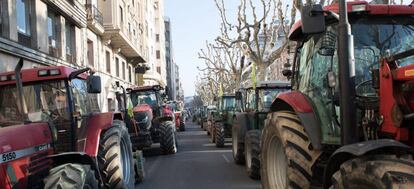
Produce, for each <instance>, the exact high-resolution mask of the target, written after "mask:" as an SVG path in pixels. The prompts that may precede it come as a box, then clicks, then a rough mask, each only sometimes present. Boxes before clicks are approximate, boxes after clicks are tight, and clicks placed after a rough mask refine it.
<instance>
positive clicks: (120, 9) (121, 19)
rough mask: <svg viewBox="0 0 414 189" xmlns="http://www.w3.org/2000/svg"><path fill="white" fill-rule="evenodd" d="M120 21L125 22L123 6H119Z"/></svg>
mask: <svg viewBox="0 0 414 189" xmlns="http://www.w3.org/2000/svg"><path fill="white" fill-rule="evenodd" d="M119 21H120V22H121V23H124V10H123V9H122V7H121V6H119Z"/></svg>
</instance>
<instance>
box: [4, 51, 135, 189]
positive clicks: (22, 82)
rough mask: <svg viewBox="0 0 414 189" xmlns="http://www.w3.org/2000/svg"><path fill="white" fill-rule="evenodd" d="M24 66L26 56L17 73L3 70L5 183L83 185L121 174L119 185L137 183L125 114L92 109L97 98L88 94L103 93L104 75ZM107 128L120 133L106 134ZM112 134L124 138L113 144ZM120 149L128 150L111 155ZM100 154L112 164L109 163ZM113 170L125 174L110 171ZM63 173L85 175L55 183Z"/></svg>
mask: <svg viewBox="0 0 414 189" xmlns="http://www.w3.org/2000/svg"><path fill="white" fill-rule="evenodd" d="M22 66H23V59H21V60H20V61H19V63H18V64H17V66H16V69H15V72H6V73H0V91H1V92H0V126H1V127H0V135H1V137H2V139H4V140H2V142H1V143H2V144H1V146H9V147H10V148H2V149H1V150H0V156H1V157H2V161H0V175H1V179H0V186H1V187H0V188H6V189H7V188H14V187H20V188H27V187H29V188H36V187H43V186H44V185H46V186H45V187H61V186H63V185H65V186H68V187H70V186H71V187H73V188H79V187H78V186H77V185H82V184H85V182H86V183H88V184H90V186H91V187H93V188H94V187H99V186H104V185H110V184H114V183H113V182H112V181H111V179H119V180H120V181H121V182H119V183H118V184H119V186H123V187H133V185H134V179H133V177H134V172H133V171H132V172H128V171H127V170H130V169H126V167H125V166H129V165H131V164H132V163H133V159H132V149H131V147H130V146H129V145H130V142H128V141H129V136H128V135H127V133H126V132H124V133H123V134H121V133H122V131H123V130H124V131H126V129H125V126H123V124H120V123H122V122H119V120H116V119H115V118H116V117H118V116H120V115H117V114H116V113H113V112H109V113H92V112H93V109H94V108H93V104H91V103H90V102H92V101H93V99H92V98H90V99H89V98H88V97H87V95H88V94H87V93H99V92H100V90H101V86H100V78H99V77H97V76H88V75H87V74H86V73H85V72H87V71H89V69H81V70H74V69H71V68H68V67H64V66H55V67H42V68H34V69H26V70H21V68H22ZM14 86H15V87H14ZM80 89H82V90H80ZM12 98H17V100H14V101H13V100H12ZM53 98H54V99H53ZM82 100H84V101H82ZM86 100H87V102H86ZM89 100H90V101H89ZM82 102H83V103H84V104H82ZM20 116H21V117H22V119H20ZM108 132H112V133H114V132H118V133H119V134H120V135H118V136H115V135H113V136H109V137H107V135H108V134H107V133H108ZM125 134H126V135H125ZM16 136H19V137H18V138H16ZM109 138H110V139H111V140H113V141H114V140H119V143H117V144H116V145H112V146H111V147H108V146H107V143H106V140H107V139H109ZM121 140H122V141H123V142H122V143H123V144H121V142H120V141H121ZM99 146H101V148H100V147H99ZM115 148H117V149H119V150H120V148H123V149H124V150H123V152H122V153H121V154H120V155H119V156H118V157H117V158H114V159H111V160H107V159H106V156H107V155H108V153H111V152H110V151H114V149H115ZM121 158H122V160H121ZM98 159H101V160H105V161H106V163H111V164H112V165H113V166H111V167H107V166H106V165H105V162H103V161H99V160H98ZM113 168H114V169H116V170H113ZM49 170H50V172H49ZM108 171H115V172H114V173H116V174H120V175H124V176H112V175H107V174H105V172H108ZM122 171H124V172H123V174H122V173H120V172H122ZM63 174H66V175H71V176H80V178H81V179H82V180H80V181H79V183H76V184H73V183H72V184H69V183H68V182H67V180H65V179H61V180H59V181H58V182H55V179H56V177H60V176H61V175H63ZM110 177H111V178H110ZM52 180H53V181H52ZM83 181H84V182H83ZM82 182H83V183H82ZM66 184H69V185H66Z"/></svg>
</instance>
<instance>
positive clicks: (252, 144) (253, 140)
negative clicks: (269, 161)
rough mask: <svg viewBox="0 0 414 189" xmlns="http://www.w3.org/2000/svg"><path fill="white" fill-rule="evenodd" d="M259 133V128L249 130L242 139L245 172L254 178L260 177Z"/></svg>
mask: <svg viewBox="0 0 414 189" xmlns="http://www.w3.org/2000/svg"><path fill="white" fill-rule="evenodd" d="M260 135H261V132H260V130H251V131H249V132H247V134H246V139H245V140H244V144H245V147H244V149H246V152H245V159H246V170H247V174H248V175H249V177H250V178H252V179H255V180H259V179H260Z"/></svg>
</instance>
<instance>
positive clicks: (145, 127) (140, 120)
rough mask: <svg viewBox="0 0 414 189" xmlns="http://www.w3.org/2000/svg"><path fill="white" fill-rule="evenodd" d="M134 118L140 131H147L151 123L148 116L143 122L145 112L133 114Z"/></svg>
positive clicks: (145, 115)
mask: <svg viewBox="0 0 414 189" xmlns="http://www.w3.org/2000/svg"><path fill="white" fill-rule="evenodd" d="M134 117H135V121H136V122H137V125H138V127H139V129H140V130H142V131H146V130H148V128H149V126H150V123H151V120H150V117H149V116H148V120H147V121H145V120H144V119H145V118H146V117H147V113H146V112H135V113H134ZM144 121H145V122H144Z"/></svg>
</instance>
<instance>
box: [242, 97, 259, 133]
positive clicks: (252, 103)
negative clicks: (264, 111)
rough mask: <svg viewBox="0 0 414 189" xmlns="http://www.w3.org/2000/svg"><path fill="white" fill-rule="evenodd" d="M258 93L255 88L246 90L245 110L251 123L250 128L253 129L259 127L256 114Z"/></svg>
mask: <svg viewBox="0 0 414 189" xmlns="http://www.w3.org/2000/svg"><path fill="white" fill-rule="evenodd" d="M257 105H258V103H257V94H256V90H254V89H248V90H247V91H246V104H245V108H244V109H245V112H246V115H247V118H248V122H249V124H248V125H247V127H248V128H247V129H248V130H252V129H259V128H258V125H257V122H256V120H257V119H256V118H257V117H256V116H257Z"/></svg>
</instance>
